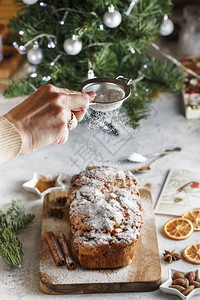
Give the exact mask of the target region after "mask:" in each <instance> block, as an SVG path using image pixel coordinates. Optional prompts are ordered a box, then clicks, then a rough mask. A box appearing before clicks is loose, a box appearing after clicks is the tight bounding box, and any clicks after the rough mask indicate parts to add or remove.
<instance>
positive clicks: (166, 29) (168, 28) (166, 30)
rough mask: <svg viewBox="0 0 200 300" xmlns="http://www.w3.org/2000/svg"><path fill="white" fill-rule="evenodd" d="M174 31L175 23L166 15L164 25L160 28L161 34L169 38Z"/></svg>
mask: <svg viewBox="0 0 200 300" xmlns="http://www.w3.org/2000/svg"><path fill="white" fill-rule="evenodd" d="M173 31H174V24H173V22H172V21H171V20H170V19H169V18H168V15H167V14H166V15H164V18H163V21H162V24H161V26H160V34H161V35H162V36H168V35H170V34H171V33H172V32H173Z"/></svg>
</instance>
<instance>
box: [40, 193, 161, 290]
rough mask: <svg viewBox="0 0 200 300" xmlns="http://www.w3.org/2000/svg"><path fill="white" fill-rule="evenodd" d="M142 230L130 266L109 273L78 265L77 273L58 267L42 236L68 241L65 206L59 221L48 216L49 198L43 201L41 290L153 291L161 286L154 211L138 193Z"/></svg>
mask: <svg viewBox="0 0 200 300" xmlns="http://www.w3.org/2000/svg"><path fill="white" fill-rule="evenodd" d="M140 192H141V197H142V206H143V221H144V224H143V227H142V232H141V236H140V239H139V241H138V245H137V250H136V254H135V258H134V260H133V263H132V264H131V265H129V266H127V267H125V268H119V269H108V270H86V269H83V268H81V266H80V265H79V263H78V261H77V258H76V255H75V252H74V250H73V249H71V252H72V253H73V258H74V259H75V260H76V262H77V268H76V270H68V269H67V268H66V267H57V266H56V264H55V262H54V260H53V257H52V255H51V253H50V250H49V248H48V245H47V243H46V240H45V238H44V233H45V232H46V231H51V230H52V231H53V232H54V233H55V235H57V234H59V233H65V234H66V236H67V239H68V241H70V240H71V233H70V227H69V218H68V207H66V208H65V214H64V217H63V218H62V219H55V218H53V217H49V215H48V213H47V211H48V209H49V208H48V207H49V204H48V196H50V198H51V197H52V199H53V195H52V194H51V193H50V194H49V195H46V196H45V198H44V204H43V217H42V229H41V249H40V287H41V289H42V290H43V291H44V292H45V293H48V294H82V293H110V292H130V291H152V290H155V289H157V288H158V287H159V285H160V283H161V265H160V256H159V251H158V244H157V235H156V227H155V221H154V210H153V206H152V200H151V195H150V193H149V192H148V191H146V190H141V191H140Z"/></svg>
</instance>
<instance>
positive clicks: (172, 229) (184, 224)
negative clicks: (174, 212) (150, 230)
mask: <svg viewBox="0 0 200 300" xmlns="http://www.w3.org/2000/svg"><path fill="white" fill-rule="evenodd" d="M163 229H164V232H165V234H166V235H167V236H168V237H169V238H170V239H173V240H184V239H187V238H188V237H189V236H190V235H191V234H192V233H193V231H194V227H193V224H192V222H191V221H190V220H188V219H186V218H182V217H175V218H172V219H170V220H169V221H168V222H167V223H166V224H165V225H164V228H163Z"/></svg>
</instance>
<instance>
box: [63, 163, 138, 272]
mask: <svg viewBox="0 0 200 300" xmlns="http://www.w3.org/2000/svg"><path fill="white" fill-rule="evenodd" d="M68 199H69V203H70V208H69V215H70V224H71V231H72V236H73V245H74V248H75V250H76V253H77V256H78V259H79V261H80V264H81V266H82V267H83V268H92V269H93V268H117V267H125V266H127V265H128V264H130V263H131V262H132V260H133V257H134V254H135V250H136V246H137V241H138V237H139V234H140V229H141V224H142V209H141V201H140V194H139V190H138V187H137V181H136V178H135V177H134V175H133V174H132V173H131V172H123V171H121V170H119V169H117V168H114V167H103V166H99V167H88V168H86V170H84V171H82V172H81V173H80V174H78V175H74V176H73V177H72V180H71V184H70V189H69V192H68Z"/></svg>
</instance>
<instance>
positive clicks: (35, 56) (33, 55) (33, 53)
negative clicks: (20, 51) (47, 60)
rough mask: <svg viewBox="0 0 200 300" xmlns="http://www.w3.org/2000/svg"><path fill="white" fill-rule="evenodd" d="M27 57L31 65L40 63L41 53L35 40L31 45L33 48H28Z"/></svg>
mask: <svg viewBox="0 0 200 300" xmlns="http://www.w3.org/2000/svg"><path fill="white" fill-rule="evenodd" d="M27 59H28V61H29V62H30V63H31V64H33V65H39V64H40V63H41V61H42V59H43V53H42V49H41V48H40V47H39V45H38V43H37V42H36V43H35V44H34V45H33V48H31V49H30V50H28V52H27Z"/></svg>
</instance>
